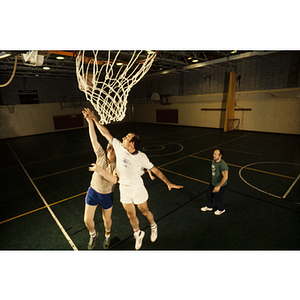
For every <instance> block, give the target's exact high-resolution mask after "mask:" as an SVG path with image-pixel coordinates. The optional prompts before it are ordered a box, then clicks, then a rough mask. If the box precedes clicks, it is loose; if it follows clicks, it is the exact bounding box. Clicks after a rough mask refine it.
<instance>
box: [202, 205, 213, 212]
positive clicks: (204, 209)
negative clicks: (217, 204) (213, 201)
mask: <svg viewBox="0 0 300 300" xmlns="http://www.w3.org/2000/svg"><path fill="white" fill-rule="evenodd" d="M201 210H202V211H212V210H213V209H212V208H211V207H207V206H204V207H201Z"/></svg>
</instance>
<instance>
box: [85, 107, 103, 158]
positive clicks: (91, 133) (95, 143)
mask: <svg viewBox="0 0 300 300" xmlns="http://www.w3.org/2000/svg"><path fill="white" fill-rule="evenodd" d="M82 113H83V115H84V117H85V119H86V121H87V123H88V126H89V136H90V140H91V143H92V146H93V150H94V152H95V153H97V152H98V150H99V147H100V144H99V142H98V139H97V135H96V132H95V128H94V122H93V121H92V120H90V119H88V118H87V117H86V115H85V113H84V112H82Z"/></svg>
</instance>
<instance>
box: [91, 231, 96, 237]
mask: <svg viewBox="0 0 300 300" xmlns="http://www.w3.org/2000/svg"><path fill="white" fill-rule="evenodd" d="M90 236H91V237H92V238H94V237H95V236H96V230H95V231H94V232H90Z"/></svg>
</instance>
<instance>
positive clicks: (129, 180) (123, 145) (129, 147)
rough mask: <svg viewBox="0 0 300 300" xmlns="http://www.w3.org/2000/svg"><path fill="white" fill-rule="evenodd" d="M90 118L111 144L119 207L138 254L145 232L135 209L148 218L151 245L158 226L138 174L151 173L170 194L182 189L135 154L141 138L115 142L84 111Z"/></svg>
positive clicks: (93, 118) (126, 137)
mask: <svg viewBox="0 0 300 300" xmlns="http://www.w3.org/2000/svg"><path fill="white" fill-rule="evenodd" d="M85 111H86V113H87V114H88V115H89V118H90V119H92V120H93V121H94V122H95V124H96V126H97V128H98V129H99V131H100V133H101V134H102V135H103V136H104V137H105V138H106V139H107V140H108V142H110V143H112V145H113V147H114V149H115V153H116V157H117V174H118V178H119V184H120V196H121V199H120V200H121V203H122V205H123V207H124V209H125V211H126V213H127V216H128V218H129V221H130V224H131V226H132V228H133V231H134V237H135V239H136V242H135V249H136V250H138V249H140V248H141V246H142V241H143V238H144V235H145V232H144V231H142V230H140V228H139V219H138V217H137V215H136V208H135V205H136V206H137V207H138V209H139V210H140V211H141V213H142V214H143V215H144V216H145V217H146V218H147V220H148V221H149V223H150V226H151V236H150V240H151V242H155V240H156V239H157V235H158V233H157V224H156V223H155V221H154V216H153V214H152V212H151V211H150V210H149V208H148V201H147V200H148V192H147V190H146V188H145V186H144V182H143V179H142V177H141V175H142V174H143V172H141V170H143V169H146V170H151V172H152V173H154V174H155V175H156V176H157V177H158V178H159V179H161V180H162V181H163V182H164V183H165V184H166V185H167V186H168V189H169V190H171V189H173V188H175V189H181V188H183V186H180V185H176V184H173V183H171V182H170V181H169V180H168V179H167V177H166V176H165V175H164V174H163V173H162V172H161V171H160V170H159V169H158V168H156V167H155V166H154V165H153V164H152V163H151V162H150V161H149V159H148V157H147V155H146V154H145V153H143V152H141V151H139V150H138V146H139V141H140V138H139V136H138V135H136V134H134V133H128V134H127V135H126V136H125V137H123V139H122V142H120V141H119V140H117V139H116V138H114V137H113V136H112V135H111V134H110V132H109V131H108V129H107V128H106V127H105V126H103V125H101V124H100V123H99V121H98V118H97V117H96V116H95V115H94V112H91V111H90V110H89V109H85Z"/></svg>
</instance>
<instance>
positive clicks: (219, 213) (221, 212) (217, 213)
mask: <svg viewBox="0 0 300 300" xmlns="http://www.w3.org/2000/svg"><path fill="white" fill-rule="evenodd" d="M224 212H225V209H224V210H222V211H219V210H216V211H215V215H217V216H219V215H221V214H223V213H224Z"/></svg>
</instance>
